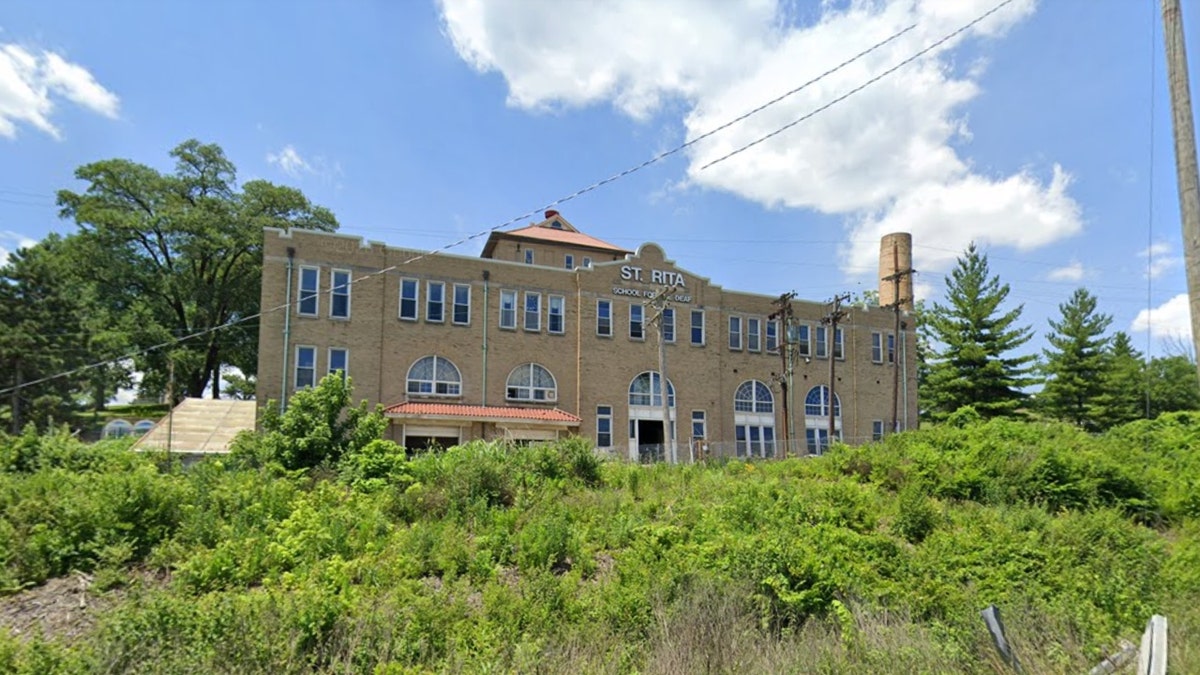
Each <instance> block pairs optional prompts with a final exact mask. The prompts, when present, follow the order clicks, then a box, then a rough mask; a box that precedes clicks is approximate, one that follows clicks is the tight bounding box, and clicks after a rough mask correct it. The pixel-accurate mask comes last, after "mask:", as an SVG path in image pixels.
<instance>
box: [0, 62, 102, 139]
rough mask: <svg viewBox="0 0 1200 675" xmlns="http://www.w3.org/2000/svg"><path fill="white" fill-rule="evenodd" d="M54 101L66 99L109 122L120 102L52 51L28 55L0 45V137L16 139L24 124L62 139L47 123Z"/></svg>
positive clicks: (53, 107)
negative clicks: (107, 119) (20, 126)
mask: <svg viewBox="0 0 1200 675" xmlns="http://www.w3.org/2000/svg"><path fill="white" fill-rule="evenodd" d="M55 99H66V100H67V101H70V102H72V103H75V104H77V105H79V106H81V107H83V108H86V109H88V110H91V111H92V112H95V113H99V114H101V115H104V116H105V117H109V118H116V117H117V114H118V111H119V109H120V100H119V99H118V98H117V96H116V94H114V93H112V92H111V91H109V90H108V89H105V88H104V87H103V86H102V85H101V84H100V83H99V82H97V81H96V78H95V77H94V76H92V74H91V73H90V72H89V71H88V70H87V69H86V68H84V67H83V66H80V65H78V64H76V63H71V62H70V61H67V60H66V59H64V58H63V57H62V56H60V55H59V54H56V53H54V52H51V51H45V50H43V51H40V52H37V53H34V52H31V51H29V50H27V49H25V48H24V47H21V46H19V45H16V44H12V43H7V44H0V136H5V137H7V138H15V137H16V135H17V127H18V125H21V124H25V125H29V126H32V127H33V128H35V129H37V130H39V131H41V132H43V133H46V134H49V135H50V136H52V137H54V138H56V139H57V138H61V137H62V132H61V131H60V130H59V129H58V127H56V126H55V125H54V123H53V122H51V121H50V118H51V116H52V115H53V113H54V110H55Z"/></svg>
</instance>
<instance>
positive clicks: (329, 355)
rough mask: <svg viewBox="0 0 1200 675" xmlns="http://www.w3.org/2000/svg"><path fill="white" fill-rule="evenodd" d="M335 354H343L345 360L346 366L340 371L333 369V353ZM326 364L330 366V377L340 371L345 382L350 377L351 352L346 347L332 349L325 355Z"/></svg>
mask: <svg viewBox="0 0 1200 675" xmlns="http://www.w3.org/2000/svg"><path fill="white" fill-rule="evenodd" d="M334 352H341V353H342V359H343V361H342V362H343V363H344V364H345V365H344V366H343V367H342V368H340V369H339V368H334V367H333V353H334ZM325 362H326V364H328V366H329V374H330V375H332V374H333V373H336V372H337V371H338V370H341V371H342V381H343V382H345V381H346V378H348V377H350V350H349V349H348V348H346V347H330V348H329V350H328V351H327V352H326V353H325Z"/></svg>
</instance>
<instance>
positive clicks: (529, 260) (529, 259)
mask: <svg viewBox="0 0 1200 675" xmlns="http://www.w3.org/2000/svg"><path fill="white" fill-rule="evenodd" d="M525 264H526V265H532V264H533V249H531V248H527V249H525Z"/></svg>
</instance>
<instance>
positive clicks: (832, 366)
mask: <svg viewBox="0 0 1200 675" xmlns="http://www.w3.org/2000/svg"><path fill="white" fill-rule="evenodd" d="M848 300H850V294H849V293H843V294H842V295H835V296H833V300H830V301H829V313H828V314H826V315H825V316H824V317H822V318H821V323H823V324H825V325H827V326H829V333H828V334H827V335H826V336H825V351H826V353H827V354H828V356H829V400H828V401H827V403H828V405H829V438H828V439H826V447H829V446H830V445H833V434H834V431H835V430H836V424H835V420H836V418H835V416H834V404H833V403H834V401H836V400H837V393H836V391H835V387H836V383H837V377H836V375H837V369H836V365H837V330H838V328H837V325H838V324H839V323H840V322H841V321H842V319H845V318H846V310H844V309H842V303H843V302H846V301H848ZM819 448H820V444H818V449H819Z"/></svg>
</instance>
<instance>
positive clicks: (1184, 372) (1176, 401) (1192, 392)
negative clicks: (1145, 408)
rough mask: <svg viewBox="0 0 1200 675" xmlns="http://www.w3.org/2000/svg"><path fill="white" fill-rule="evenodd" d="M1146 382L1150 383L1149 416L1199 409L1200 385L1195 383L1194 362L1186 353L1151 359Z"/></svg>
mask: <svg viewBox="0 0 1200 675" xmlns="http://www.w3.org/2000/svg"><path fill="white" fill-rule="evenodd" d="M1146 367H1147V368H1148V369H1149V371H1150V372H1149V374H1148V376H1147V378H1146V379H1147V382H1148V384H1149V387H1150V416H1151V417H1158V416H1159V415H1161V414H1163V413H1166V412H1174V411H1176V410H1200V388H1197V386H1196V364H1194V363H1192V361H1191V360H1190V359H1189V358H1187V357H1186V356H1180V355H1175V356H1159V357H1157V358H1154V359H1151V360H1150V363H1149V364H1147V366H1146Z"/></svg>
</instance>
